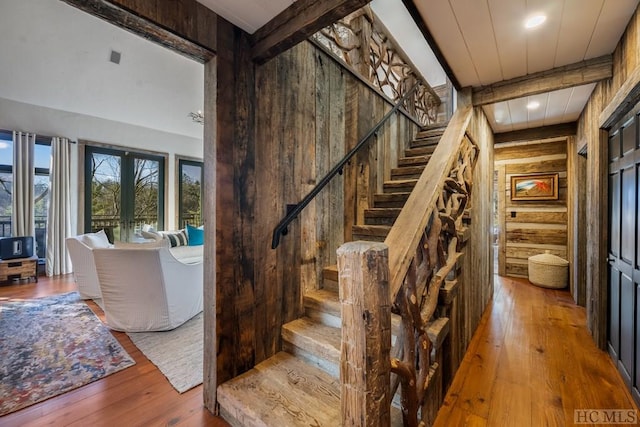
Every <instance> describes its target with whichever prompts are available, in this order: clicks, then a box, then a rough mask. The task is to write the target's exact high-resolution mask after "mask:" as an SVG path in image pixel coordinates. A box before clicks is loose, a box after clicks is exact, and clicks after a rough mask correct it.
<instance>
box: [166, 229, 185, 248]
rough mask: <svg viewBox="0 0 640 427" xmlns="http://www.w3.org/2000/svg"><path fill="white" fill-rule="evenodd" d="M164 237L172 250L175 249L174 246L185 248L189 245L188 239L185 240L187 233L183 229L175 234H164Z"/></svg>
mask: <svg viewBox="0 0 640 427" xmlns="http://www.w3.org/2000/svg"><path fill="white" fill-rule="evenodd" d="M164 237H165V239H168V240H169V243H170V244H171V247H172V248H175V247H176V246H187V245H188V244H189V239H187V233H186V232H185V231H184V229H182V230H180V231H178V232H177V233H166V234H165V235H164Z"/></svg>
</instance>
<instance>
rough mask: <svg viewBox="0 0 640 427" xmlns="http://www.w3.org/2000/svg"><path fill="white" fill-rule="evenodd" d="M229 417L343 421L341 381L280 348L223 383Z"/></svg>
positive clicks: (267, 425)
mask: <svg viewBox="0 0 640 427" xmlns="http://www.w3.org/2000/svg"><path fill="white" fill-rule="evenodd" d="M218 402H219V403H220V407H221V411H222V415H223V417H224V418H225V419H226V420H227V421H228V422H229V423H230V424H231V425H232V426H246V427H253V426H263V427H271V426H273V427H276V426H277V427H294V426H295V427H297V426H310V425H317V426H337V425H340V423H341V414H340V381H339V380H338V379H336V378H333V377H331V376H330V375H329V374H327V373H325V372H323V371H322V370H320V369H318V368H315V367H313V366H311V365H308V364H306V363H304V362H303V361H301V360H300V359H298V358H296V357H294V356H292V355H290V354H288V353H285V352H279V353H277V354H275V355H274V356H273V357H270V358H269V359H267V360H265V361H264V362H262V363H260V364H258V365H256V366H255V367H254V368H253V369H251V370H249V371H247V372H245V373H244V374H242V375H240V376H238V377H236V378H234V379H232V380H230V381H228V382H226V383H224V384H222V385H220V386H219V387H218Z"/></svg>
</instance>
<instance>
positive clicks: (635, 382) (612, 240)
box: [608, 112, 640, 402]
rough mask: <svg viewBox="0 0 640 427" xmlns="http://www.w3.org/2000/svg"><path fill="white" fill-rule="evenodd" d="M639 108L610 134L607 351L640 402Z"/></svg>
mask: <svg viewBox="0 0 640 427" xmlns="http://www.w3.org/2000/svg"><path fill="white" fill-rule="evenodd" d="M639 167H640V144H639V141H638V115H637V112H636V113H634V114H633V115H632V116H631V117H627V118H626V119H625V120H623V121H622V122H621V123H620V124H618V125H616V126H614V127H613V128H612V130H611V132H610V134H609V236H610V237H609V257H608V263H609V292H608V297H609V330H608V346H609V353H610V355H611V357H612V358H613V360H614V361H615V362H616V365H617V367H618V370H619V371H620V374H621V375H622V378H623V379H624V381H625V382H626V383H627V386H628V387H629V388H630V390H631V392H632V394H633V396H634V398H635V400H636V401H637V402H640V393H639V392H638V388H639V384H640V357H639V356H640V339H639V333H640V324H639V322H640V316H637V313H638V307H639V306H640V299H639V298H640V292H638V286H639V284H640V250H638V236H639V233H638V231H639V229H640V228H639V225H640V224H639V223H638V220H639V218H638V210H639V209H638V203H639V202H640V198H639V197H638V190H639V189H640V187H639V185H638V176H639V175H638V168H639Z"/></svg>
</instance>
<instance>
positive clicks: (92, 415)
mask: <svg viewBox="0 0 640 427" xmlns="http://www.w3.org/2000/svg"><path fill="white" fill-rule="evenodd" d="M76 289H77V288H76V286H75V283H74V282H73V278H72V277H71V276H70V275H68V276H59V277H56V278H46V277H41V278H40V280H39V282H38V283H29V284H20V285H9V286H6V285H5V286H0V300H5V299H8V298H11V299H14V298H37V297H44V296H48V295H53V294H59V293H64V292H70V291H74V290H76ZM88 304H89V306H90V307H91V309H92V310H93V311H94V312H95V313H96V314H98V316H99V317H101V318H103V313H102V310H101V309H100V308H99V307H98V306H97V305H95V304H94V303H93V302H89V303H88ZM113 335H114V336H115V337H116V338H117V339H118V341H120V343H121V344H122V346H123V347H124V348H125V350H126V351H127V352H128V353H129V354H130V355H131V357H133V358H134V359H135V361H136V365H134V366H132V367H130V368H127V369H125V370H123V371H120V372H116V373H115V374H113V375H109V376H108V377H106V378H103V379H101V380H99V381H96V382H93V383H91V384H88V385H86V386H84V387H80V388H78V389H75V390H73V391H70V392H68V393H65V394H63V395H61V396H57V397H54V398H51V399H49V400H45V401H44V402H41V403H38V404H36V405H32V406H30V407H27V408H24V409H22V410H20V411H17V412H14V413H11V414H8V415H5V416H4V417H0V426H12V427H13V426H45V425H46V426H83V427H84V426H114V425H120V426H122V427H129V426H167V425H171V426H212V427H227V426H228V424H227V423H226V422H225V421H224V420H222V419H221V418H219V417H214V416H213V415H212V414H211V413H209V411H207V410H206V409H205V408H204V407H203V405H202V386H198V387H195V388H193V389H191V390H189V391H187V392H186V393H183V394H180V393H178V392H177V391H175V389H174V388H173V387H172V386H171V384H169V382H168V381H167V379H166V378H165V377H164V375H162V373H161V372H160V371H159V370H158V369H157V368H156V367H155V365H153V364H152V363H151V362H149V360H148V359H147V358H146V357H145V356H144V355H143V354H142V353H141V352H140V351H139V350H138V348H137V347H136V346H135V345H133V343H132V342H131V340H130V339H129V337H128V336H127V335H126V334H124V333H121V332H113Z"/></svg>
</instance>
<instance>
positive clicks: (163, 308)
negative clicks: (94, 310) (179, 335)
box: [93, 244, 204, 332]
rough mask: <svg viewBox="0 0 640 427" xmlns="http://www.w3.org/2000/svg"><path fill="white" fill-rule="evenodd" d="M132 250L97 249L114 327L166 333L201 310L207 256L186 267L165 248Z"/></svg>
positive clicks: (103, 291)
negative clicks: (203, 261) (204, 261)
mask: <svg viewBox="0 0 640 427" xmlns="http://www.w3.org/2000/svg"><path fill="white" fill-rule="evenodd" d="M133 245H136V246H137V247H136V246H132V247H127V248H123V247H116V248H99V249H98V248H96V249H93V257H94V261H95V266H96V271H97V275H98V280H99V284H100V291H101V295H102V301H103V305H104V312H105V318H106V323H107V325H108V326H109V327H110V328H112V329H115V330H118V331H124V332H141V331H166V330H170V329H174V328H176V327H178V326H180V325H182V324H183V323H184V322H186V321H187V320H189V319H191V318H192V317H193V316H195V315H196V314H198V313H200V312H201V311H202V304H203V279H204V278H203V270H202V266H203V264H202V257H200V261H199V262H192V263H190V264H187V263H185V262H182V261H181V260H179V259H178V258H176V257H175V256H174V255H173V253H172V251H171V250H170V249H169V248H168V247H166V246H162V247H157V246H156V247H150V246H153V245H147V244H133ZM184 248H188V247H187V246H185V247H184ZM192 248H197V247H195V246H194V247H192ZM171 249H177V248H171ZM201 251H202V248H201V247H200V252H201Z"/></svg>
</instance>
